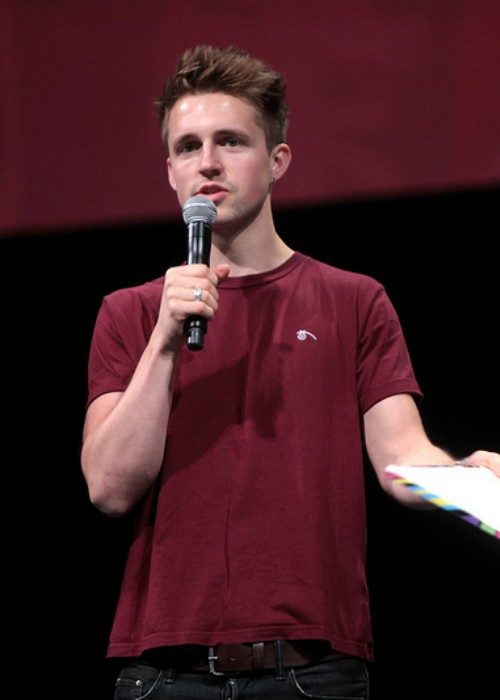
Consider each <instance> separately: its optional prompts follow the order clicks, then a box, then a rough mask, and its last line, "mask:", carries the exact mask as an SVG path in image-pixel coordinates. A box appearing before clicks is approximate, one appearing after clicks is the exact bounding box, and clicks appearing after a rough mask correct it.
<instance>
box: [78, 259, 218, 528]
mask: <svg viewBox="0 0 500 700" xmlns="http://www.w3.org/2000/svg"><path fill="white" fill-rule="evenodd" d="M228 273H229V268H228V266H227V265H225V266H221V267H220V268H219V269H218V270H216V272H214V271H212V270H209V269H208V268H206V267H205V266H201V265H191V266H187V265H186V266H183V267H181V268H172V269H171V270H169V271H168V272H167V275H166V278H165V285H164V289H163V294H162V300H161V304H160V312H159V316H158V321H157V323H156V326H155V328H154V329H153V332H152V334H151V337H150V339H149V342H148V345H147V346H146V348H145V350H144V352H143V354H142V356H141V359H140V360H139V363H138V365H137V367H136V369H135V372H134V374H133V376H132V379H131V380H130V383H129V385H128V386H127V389H126V390H125V391H124V392H111V393H107V394H103V395H101V396H99V397H97V398H96V399H95V400H94V401H93V402H92V403H91V404H90V406H89V408H88V410H87V415H86V419H85V426H84V435H83V448H82V456H81V460H82V469H83V474H84V476H85V479H86V482H87V486H88V489H89V495H90V499H91V501H92V503H94V505H95V506H96V507H97V508H99V510H102V511H103V512H104V513H107V514H109V515H114V516H119V515H124V514H125V513H127V512H128V511H129V510H130V509H131V508H132V507H133V506H134V505H135V504H136V503H137V502H138V501H139V500H140V499H141V498H142V497H143V496H144V494H145V493H146V492H147V491H148V490H149V488H150V487H151V485H152V484H153V482H154V481H155V479H156V478H157V476H158V473H159V471H160V468H161V465H162V462H163V455H164V451H165V442H166V434H167V425H168V419H169V415H170V407H171V404H172V391H173V381H174V372H175V363H176V357H177V354H178V352H179V349H180V347H181V346H182V343H183V336H182V329H183V323H184V320H185V319H186V318H187V317H188V316H190V315H193V314H196V315H202V316H204V317H205V318H207V319H210V318H212V317H213V315H214V313H215V311H216V309H217V298H218V293H217V284H218V282H219V280H220V279H223V278H224V277H226V276H227V274H228ZM194 287H200V288H201V289H202V290H203V297H202V301H196V300H195V299H194V297H193V288H194Z"/></svg>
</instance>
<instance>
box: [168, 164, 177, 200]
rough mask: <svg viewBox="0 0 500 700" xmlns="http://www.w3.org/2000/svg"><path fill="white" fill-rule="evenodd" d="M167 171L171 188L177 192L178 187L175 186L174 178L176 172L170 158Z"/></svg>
mask: <svg viewBox="0 0 500 700" xmlns="http://www.w3.org/2000/svg"><path fill="white" fill-rule="evenodd" d="M166 163H167V169H168V181H169V182H170V187H171V188H172V189H173V190H174V192H176V191H177V185H176V184H175V177H174V172H173V170H172V164H171V162H170V158H167V161H166Z"/></svg>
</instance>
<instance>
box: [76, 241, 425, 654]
mask: <svg viewBox="0 0 500 700" xmlns="http://www.w3.org/2000/svg"><path fill="white" fill-rule="evenodd" d="M162 287H163V279H158V280H155V281H153V282H150V283H148V284H145V285H142V286H140V287H135V288H132V289H124V290H120V291H117V292H114V293H113V294H110V295H109V296H107V297H106V298H105V299H104V301H103V305H102V307H101V310H100V312H99V315H98V319H97V322H96V327H95V332H94V337H93V342H92V348H91V354H90V363H89V367H90V371H89V375H90V380H89V387H90V388H89V402H90V401H92V400H93V399H95V398H96V397H97V396H99V395H100V394H103V393H105V392H109V391H123V390H125V389H126V387H127V384H128V382H129V380H130V378H131V376H132V374H133V372H134V369H135V367H136V364H137V362H138V360H139V358H140V356H141V354H142V352H143V350H144V348H145V346H146V344H147V342H148V338H149V336H150V334H151V331H152V329H153V327H154V324H155V321H156V318H157V314H158V308H159V303H160V296H161V292H162ZM219 291H220V299H219V311H218V313H217V315H216V317H215V319H214V320H213V321H212V322H210V323H209V328H208V333H207V336H206V339H205V348H204V350H203V351H202V352H199V353H193V352H190V351H189V350H187V349H186V348H183V349H182V351H181V356H180V359H179V363H178V368H177V377H176V382H175V392H174V398H173V406H172V412H171V416H170V421H169V425H168V434H167V443H166V451H165V459H164V463H163V467H162V471H161V475H160V477H159V479H158V481H157V484H156V486H155V487H154V488H153V489H152V490H151V491H150V493H149V494H148V495H147V496H146V497H145V498H144V500H143V502H142V504H141V505H140V506H139V508H138V518H137V527H136V531H135V535H134V537H133V539H132V543H131V547H130V553H129V557H128V562H127V565H126V570H125V574H124V579H123V584H122V589H121V594H120V597H119V602H118V608H117V612H116V616H115V621H114V625H113V629H112V633H111V639H110V644H109V650H108V653H109V655H110V656H131V655H138V654H140V653H141V652H142V651H144V650H145V649H148V648H152V647H156V646H164V645H173V644H205V645H213V644H218V643H223V642H226V643H236V642H245V641H247V642H248V641H265V640H272V639H326V640H329V641H330V642H331V643H332V645H333V647H334V648H335V649H337V650H339V651H341V652H345V653H349V654H355V655H358V656H361V657H364V658H366V659H371V658H372V639H371V625H370V615H369V599H368V592H367V586H366V578H365V549H366V532H365V530H366V518H365V498H364V484H363V462H362V433H361V423H362V421H361V417H362V414H363V412H365V411H366V410H367V409H369V408H370V407H371V406H372V405H373V404H375V403H376V402H378V401H380V400H381V399H383V398H385V397H387V396H390V395H393V394H398V393H413V394H419V393H420V391H419V388H418V385H417V383H416V381H415V378H414V376H413V371H412V368H411V363H410V359H409V356H408V352H407V348H406V344H405V341H404V338H403V334H402V331H401V328H400V324H399V321H398V318H397V315H396V313H395V311H394V309H393V306H392V305H391V303H390V301H389V300H388V298H387V296H386V293H385V291H384V289H383V287H382V286H381V285H380V284H379V283H378V282H376V281H375V280H373V279H371V278H369V277H366V276H363V275H358V274H354V273H351V272H346V271H343V270H339V269H336V268H333V267H330V266H328V265H325V264H323V263H320V262H317V261H315V260H313V259H311V258H308V257H306V256H304V255H301V254H299V253H295V254H294V255H293V256H292V257H291V258H290V259H289V260H288V261H287V262H285V263H284V264H283V265H281V266H280V267H278V268H277V269H275V270H272V271H270V272H266V273H262V274H257V275H249V276H246V277H232V278H229V279H227V280H225V281H224V282H222V283H221V284H220V286H219Z"/></svg>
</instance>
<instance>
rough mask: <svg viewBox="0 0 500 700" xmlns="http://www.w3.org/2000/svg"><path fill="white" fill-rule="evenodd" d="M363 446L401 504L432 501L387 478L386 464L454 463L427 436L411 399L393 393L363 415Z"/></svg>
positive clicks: (421, 504) (416, 505) (382, 482)
mask: <svg viewBox="0 0 500 700" xmlns="http://www.w3.org/2000/svg"><path fill="white" fill-rule="evenodd" d="M364 429H365V442H366V449H367V452H368V456H369V458H370V461H371V463H372V465H373V467H374V469H375V472H376V474H377V477H378V480H379V482H380V485H381V486H382V488H383V489H384V491H386V492H387V493H388V494H389V495H391V496H393V497H394V498H396V499H397V500H398V501H400V502H401V503H403V504H404V505H407V506H411V507H414V508H422V509H430V508H433V507H434V506H432V504H430V503H429V502H428V501H425V500H424V499H423V498H421V497H420V496H417V495H416V494H414V493H413V492H411V491H409V490H408V489H406V488H405V487H404V486H402V485H401V484H397V483H396V482H395V481H394V480H392V479H389V478H388V477H387V476H386V474H385V467H387V466H388V465H389V464H450V465H451V464H454V462H455V460H454V458H453V457H451V456H450V455H449V454H448V453H447V452H445V451H444V450H442V449H440V448H439V447H436V446H435V445H433V444H432V442H431V441H430V440H429V438H428V437H427V435H426V433H425V430H424V427H423V425H422V420H421V418H420V414H419V412H418V409H417V406H416V404H415V401H414V400H413V398H412V397H411V396H410V395H409V394H396V395H395V396H389V397H388V398H386V399H383V400H382V401H379V402H378V403H376V404H375V405H374V406H372V407H371V408H370V409H369V410H368V411H367V412H366V413H365V415H364Z"/></svg>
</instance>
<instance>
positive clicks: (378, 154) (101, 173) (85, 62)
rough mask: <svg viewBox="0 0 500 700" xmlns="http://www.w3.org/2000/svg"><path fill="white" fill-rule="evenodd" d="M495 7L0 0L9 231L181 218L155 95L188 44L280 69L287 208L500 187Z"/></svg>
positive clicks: (1, 226) (1, 179) (367, 1)
mask: <svg viewBox="0 0 500 700" xmlns="http://www.w3.org/2000/svg"><path fill="white" fill-rule="evenodd" d="M499 35H500V2H498V0H453V1H446V2H445V1H440V0H439V1H429V2H422V1H421V0H413V1H412V0H405V1H404V2H401V0H378V1H377V2H374V1H373V0H344V1H341V0H339V1H335V2H331V1H330V0H308V1H302V0H272V1H271V2H262V0H245V2H235V1H234V0H218V2H217V3H207V2H205V1H204V0H199V1H198V0H169V1H166V0H165V1H160V0H141V1H140V2H139V1H138V0H135V1H127V0H106V1H105V2H102V1H101V0H85V2H82V1H81V0H50V2H47V1H46V0H31V1H30V2H19V1H16V0H2V3H1V5H0V59H1V84H0V90H1V93H0V94H1V98H0V99H1V106H0V186H1V200H2V204H1V207H0V232H2V233H3V234H4V235H7V234H9V235H10V234H13V233H16V232H21V231H26V230H28V231H34V230H55V229H58V230H68V229H70V228H73V227H77V228H81V227H85V226H89V225H90V226H93V225H103V224H110V223H114V222H115V223H120V222H125V221H140V220H142V221H144V220H155V219H163V218H165V217H167V218H168V217H171V216H178V208H177V204H176V201H175V198H174V196H173V195H172V193H170V192H169V188H168V185H167V180H166V176H165V171H164V159H165V155H164V152H163V149H162V145H161V142H160V138H159V132H158V128H157V124H156V117H155V109H154V107H153V102H154V99H155V97H156V96H157V94H158V92H159V91H160V88H161V86H162V83H163V80H164V77H165V74H166V72H167V71H168V70H169V69H170V68H171V67H172V65H173V64H174V62H175V60H176V59H177V57H178V56H179V55H180V54H181V53H182V52H183V50H184V49H185V48H186V47H188V46H192V45H194V44H197V43H200V42H205V43H213V44H217V45H226V44H229V43H233V44H235V45H236V46H238V47H241V48H244V49H247V50H249V51H250V52H252V53H255V54H256V55H258V56H260V57H262V58H263V59H264V60H266V61H267V62H268V63H269V64H270V65H271V66H273V67H275V68H277V69H278V70H281V71H283V72H284V73H285V74H286V76H287V79H288V84H289V102H290V105H291V109H292V112H291V129H290V135H289V136H290V138H289V140H290V143H291V145H292V148H293V152H294V163H293V165H292V168H291V170H290V171H289V174H288V175H287V177H286V178H285V179H284V181H282V182H281V183H280V184H279V187H277V188H276V201H277V203H278V205H280V204H286V205H291V204H299V205H300V204H311V203H321V202H326V201H330V200H335V199H336V200H338V199H342V198H349V197H359V196H373V195H379V194H387V193H391V194H393V193H400V192H405V193H408V192H418V191H429V190H433V189H434V190H435V189H442V188H446V189H449V188H457V187H467V188H470V187H476V186H477V187H482V186H484V185H486V186H491V184H492V183H495V182H498V181H499V180H500V136H499V129H500V91H499V90H498V76H499V75H500V52H499V51H498V41H499Z"/></svg>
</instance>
